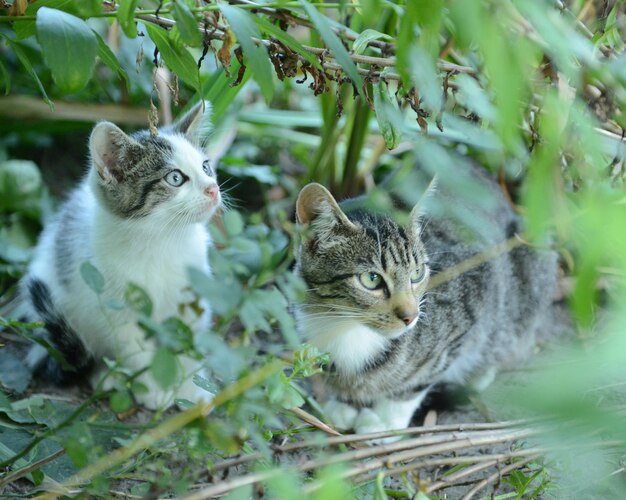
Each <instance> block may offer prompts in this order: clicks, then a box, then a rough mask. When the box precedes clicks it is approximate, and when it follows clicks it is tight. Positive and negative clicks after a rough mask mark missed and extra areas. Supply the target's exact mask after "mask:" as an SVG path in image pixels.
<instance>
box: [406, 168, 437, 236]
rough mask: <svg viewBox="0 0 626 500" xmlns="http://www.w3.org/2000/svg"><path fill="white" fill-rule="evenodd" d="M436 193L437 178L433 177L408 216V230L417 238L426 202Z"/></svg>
mask: <svg viewBox="0 0 626 500" xmlns="http://www.w3.org/2000/svg"><path fill="white" fill-rule="evenodd" d="M436 191H437V177H436V176H435V177H433V178H432V179H431V180H430V182H429V183H428V187H426V190H425V191H424V193H423V194H422V196H421V198H420V199H419V201H418V202H417V203H416V204H415V206H414V207H413V209H412V210H411V215H410V216H409V229H410V230H411V231H412V232H414V234H415V235H417V236H419V234H420V232H421V229H422V217H423V216H424V214H425V213H426V208H427V205H428V202H429V200H430V198H432V197H433V196H434V195H435V192H436Z"/></svg>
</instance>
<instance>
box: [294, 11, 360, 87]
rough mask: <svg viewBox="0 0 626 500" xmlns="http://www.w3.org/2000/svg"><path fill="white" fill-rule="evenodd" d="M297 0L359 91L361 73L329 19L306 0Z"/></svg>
mask: <svg viewBox="0 0 626 500" xmlns="http://www.w3.org/2000/svg"><path fill="white" fill-rule="evenodd" d="M298 1H299V3H300V4H301V5H302V6H303V7H304V10H305V11H306V13H307V15H308V16H309V19H310V20H311V22H312V23H313V24H314V25H315V28H317V31H318V32H319V34H320V36H321V37H322V40H324V43H325V44H326V46H327V47H328V48H329V50H330V51H331V52H332V53H333V55H334V56H335V58H336V59H337V62H338V63H339V65H340V66H341V67H342V68H343V70H344V71H345V73H346V75H347V76H348V77H350V80H352V83H353V84H354V88H355V89H356V92H357V93H360V92H361V89H362V88H363V79H362V78H361V75H359V72H358V70H357V67H356V65H355V64H354V62H353V61H352V59H350V54H348V51H347V50H346V48H345V47H344V46H343V43H341V40H340V39H339V37H338V36H337V35H335V33H334V32H333V30H332V27H331V25H330V21H329V20H328V19H327V18H326V17H325V16H323V15H322V14H320V13H319V12H318V11H317V9H316V8H315V7H313V6H312V5H311V4H310V3H309V2H307V1H306V0H298Z"/></svg>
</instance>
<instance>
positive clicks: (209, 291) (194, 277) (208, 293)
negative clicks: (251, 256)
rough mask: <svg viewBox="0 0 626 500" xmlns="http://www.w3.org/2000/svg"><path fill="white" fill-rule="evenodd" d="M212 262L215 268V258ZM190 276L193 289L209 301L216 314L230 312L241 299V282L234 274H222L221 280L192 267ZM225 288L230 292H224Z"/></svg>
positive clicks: (223, 314) (222, 314)
mask: <svg viewBox="0 0 626 500" xmlns="http://www.w3.org/2000/svg"><path fill="white" fill-rule="evenodd" d="M212 263H213V268H214V269H215V264H216V262H215V259H212ZM189 277H190V281H191V286H192V288H193V290H194V291H195V292H196V293H197V294H198V295H200V296H202V297H204V298H206V299H207V300H208V301H209V303H210V304H211V309H212V310H213V312H215V313H216V314H219V315H221V316H225V315H228V314H230V313H231V312H232V311H233V309H234V308H235V307H237V305H238V304H239V301H240V300H241V292H242V289H241V284H240V283H239V281H237V280H236V279H235V278H234V277H233V276H232V275H226V276H221V277H220V280H216V279H214V278H213V277H209V276H207V275H205V274H204V273H202V272H201V271H198V270H197V269H190V270H189ZM224 290H228V293H224Z"/></svg>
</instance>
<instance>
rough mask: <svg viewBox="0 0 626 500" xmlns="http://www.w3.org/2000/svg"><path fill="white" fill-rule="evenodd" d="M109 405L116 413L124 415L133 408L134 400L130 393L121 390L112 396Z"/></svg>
mask: <svg viewBox="0 0 626 500" xmlns="http://www.w3.org/2000/svg"><path fill="white" fill-rule="evenodd" d="M109 404H110V405H111V410H113V411H114V412H115V413H123V412H125V411H128V410H129V409H130V408H131V407H132V406H133V398H132V397H131V396H130V393H129V392H128V391H126V390H119V391H115V392H114V393H113V394H111V397H110V398H109Z"/></svg>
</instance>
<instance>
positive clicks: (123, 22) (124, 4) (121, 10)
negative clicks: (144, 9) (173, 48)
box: [117, 0, 154, 41]
mask: <svg viewBox="0 0 626 500" xmlns="http://www.w3.org/2000/svg"><path fill="white" fill-rule="evenodd" d="M138 3H139V0H119V2H118V5H117V20H118V21H119V23H120V26H121V27H122V30H123V31H124V34H125V35H126V36H127V37H128V38H135V37H136V36H137V26H136V25H135V8H136V7H137V4H138ZM146 26H148V25H146ZM150 38H152V36H150ZM152 41H154V38H153V39H152Z"/></svg>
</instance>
